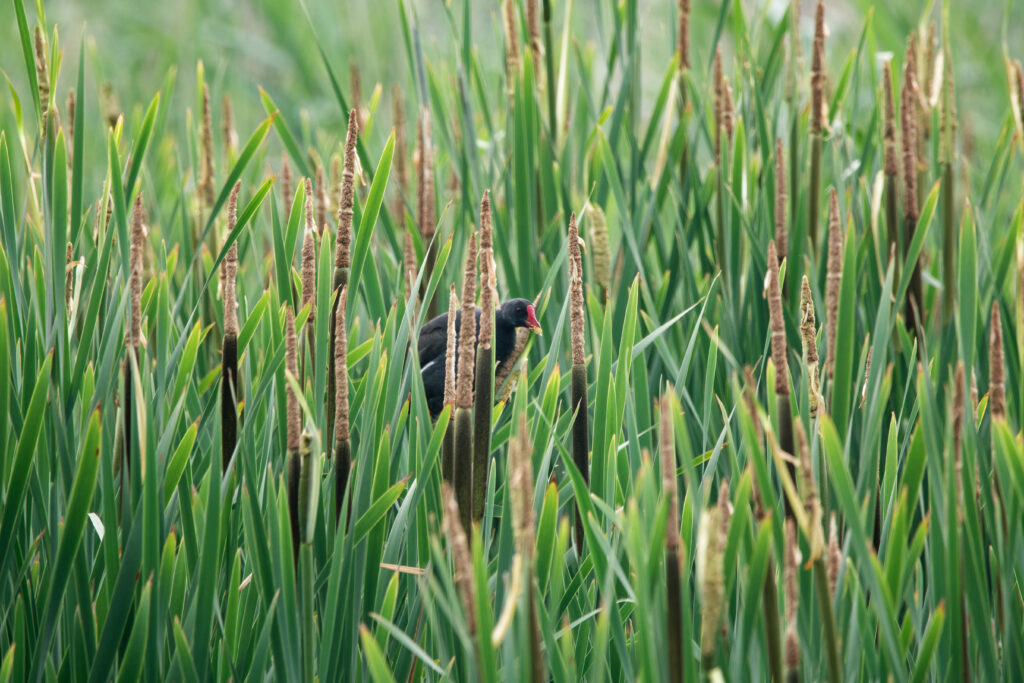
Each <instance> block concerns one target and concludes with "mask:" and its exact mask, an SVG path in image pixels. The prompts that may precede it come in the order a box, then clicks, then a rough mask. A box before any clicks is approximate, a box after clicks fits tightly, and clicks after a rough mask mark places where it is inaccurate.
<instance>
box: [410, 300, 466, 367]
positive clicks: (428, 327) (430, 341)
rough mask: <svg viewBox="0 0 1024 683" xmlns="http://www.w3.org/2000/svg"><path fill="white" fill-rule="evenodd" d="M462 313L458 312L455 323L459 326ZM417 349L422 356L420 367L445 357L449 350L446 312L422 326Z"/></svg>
mask: <svg viewBox="0 0 1024 683" xmlns="http://www.w3.org/2000/svg"><path fill="white" fill-rule="evenodd" d="M460 318H461V315H458V314H456V318H455V325H456V327H458V324H459V320H460ZM416 350H417V352H418V353H419V356H420V367H423V366H424V365H426V364H427V363H429V362H430V361H432V360H436V359H438V358H444V355H445V353H446V352H447V350H448V314H447V313H444V314H442V315H439V316H437V317H436V318H434V319H432V320H430V321H428V322H426V323H425V324H424V325H423V327H421V328H420V336H419V341H418V342H417V346H416Z"/></svg>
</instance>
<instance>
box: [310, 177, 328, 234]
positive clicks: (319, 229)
mask: <svg viewBox="0 0 1024 683" xmlns="http://www.w3.org/2000/svg"><path fill="white" fill-rule="evenodd" d="M307 180H308V178H307ZM309 190H310V187H309V183H308V182H307V184H306V193H307V194H306V197H307V200H308V198H309V197H310V193H309ZM313 191H314V192H315V193H316V214H315V216H316V223H315V225H313V231H314V232H315V233H316V234H317V235H323V234H324V230H325V229H326V228H327V211H328V208H327V206H328V203H329V200H328V199H327V182H326V181H325V180H324V165H323V164H322V163H320V162H317V164H316V185H314V186H313ZM312 215H313V214H308V215H307V218H306V221H307V224H308V222H309V216H312Z"/></svg>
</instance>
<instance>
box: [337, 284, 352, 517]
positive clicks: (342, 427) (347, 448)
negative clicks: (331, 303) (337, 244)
mask: <svg viewBox="0 0 1024 683" xmlns="http://www.w3.org/2000/svg"><path fill="white" fill-rule="evenodd" d="M347 300H348V285H346V286H344V287H342V288H341V292H340V293H339V294H338V315H337V316H336V318H335V329H334V363H335V378H334V381H335V385H336V386H337V393H336V396H335V401H334V403H335V410H336V413H335V416H334V421H335V424H336V425H337V427H338V429H337V432H336V433H335V436H334V519H335V522H338V523H339V524H340V520H341V506H342V503H343V501H344V498H345V490H346V488H347V487H348V475H349V471H350V470H351V469H352V437H351V434H350V430H349V415H348V333H347V331H346V330H345V304H346V302H347ZM348 509H349V514H351V510H352V504H351V502H350V503H349V507H348ZM346 518H347V516H346Z"/></svg>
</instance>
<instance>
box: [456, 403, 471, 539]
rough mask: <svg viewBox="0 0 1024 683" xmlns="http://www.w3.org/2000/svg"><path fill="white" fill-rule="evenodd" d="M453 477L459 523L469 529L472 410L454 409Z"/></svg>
mask: <svg viewBox="0 0 1024 683" xmlns="http://www.w3.org/2000/svg"><path fill="white" fill-rule="evenodd" d="M452 442H453V453H454V462H453V466H454V467H453V469H454V472H453V476H454V479H455V499H456V500H457V501H458V503H459V521H460V522H461V523H462V526H463V528H464V529H465V528H469V525H470V522H471V520H472V514H471V512H472V509H473V410H472V409H471V408H459V407H456V408H455V431H454V435H453V437H452Z"/></svg>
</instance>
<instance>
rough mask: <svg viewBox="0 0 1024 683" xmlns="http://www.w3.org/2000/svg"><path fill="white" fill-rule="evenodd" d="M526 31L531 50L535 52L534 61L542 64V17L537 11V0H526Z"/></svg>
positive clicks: (536, 64) (536, 63)
mask: <svg viewBox="0 0 1024 683" xmlns="http://www.w3.org/2000/svg"><path fill="white" fill-rule="evenodd" d="M526 32H527V35H528V36H529V38H530V51H531V52H533V63H534V65H535V67H536V66H538V65H539V64H540V57H541V49H542V48H541V42H540V18H539V16H538V12H537V0H526Z"/></svg>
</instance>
